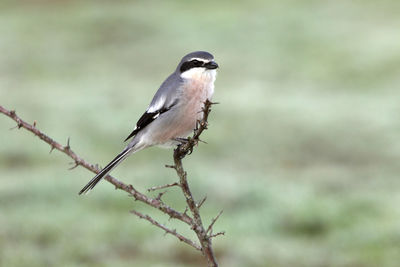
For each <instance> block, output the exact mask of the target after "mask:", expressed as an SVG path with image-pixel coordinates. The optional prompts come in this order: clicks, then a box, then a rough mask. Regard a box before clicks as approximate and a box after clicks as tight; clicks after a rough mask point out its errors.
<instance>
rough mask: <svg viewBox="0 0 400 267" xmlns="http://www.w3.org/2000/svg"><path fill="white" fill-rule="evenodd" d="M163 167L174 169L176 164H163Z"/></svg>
mask: <svg viewBox="0 0 400 267" xmlns="http://www.w3.org/2000/svg"><path fill="white" fill-rule="evenodd" d="M165 168H171V169H175V170H176V166H175V165H168V164H166V165H165Z"/></svg>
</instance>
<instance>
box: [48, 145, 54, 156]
mask: <svg viewBox="0 0 400 267" xmlns="http://www.w3.org/2000/svg"><path fill="white" fill-rule="evenodd" d="M55 148H56V147H55V146H53V145H51V148H50V151H49V154H51V152H53V150H54V149H55Z"/></svg>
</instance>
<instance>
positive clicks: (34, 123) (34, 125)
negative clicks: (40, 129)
mask: <svg viewBox="0 0 400 267" xmlns="http://www.w3.org/2000/svg"><path fill="white" fill-rule="evenodd" d="M36 123H37V122H36V120H34V121H33V127H35V128H36Z"/></svg>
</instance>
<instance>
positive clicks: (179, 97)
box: [79, 51, 219, 195]
mask: <svg viewBox="0 0 400 267" xmlns="http://www.w3.org/2000/svg"><path fill="white" fill-rule="evenodd" d="M217 68H219V66H218V64H217V63H216V62H215V60H214V56H213V55H212V54H211V53H209V52H206V51H196V52H191V53H189V54H187V55H185V56H184V57H183V58H182V59H181V61H180V62H179V64H178V66H177V67H176V69H175V71H174V72H173V73H172V74H171V75H169V76H168V77H167V78H166V79H165V81H164V82H163V83H162V84H161V86H160V87H159V89H158V90H157V92H156V93H155V95H154V97H153V99H152V100H151V102H150V104H149V106H148V108H147V109H146V111H145V112H144V113H143V115H142V116H141V117H140V118H139V120H138V121H137V123H136V127H135V128H134V129H133V131H132V132H131V134H129V136H128V137H127V138H126V139H125V142H126V141H127V140H129V139H131V140H130V142H129V143H128V145H127V146H126V147H125V148H124V149H123V150H122V152H121V153H119V154H118V155H117V156H116V157H115V158H114V159H113V160H112V161H110V163H108V164H107V165H106V166H105V167H104V168H103V169H102V170H101V171H100V172H99V173H98V174H97V175H96V176H95V177H94V178H93V179H91V180H90V181H89V183H88V184H87V185H85V186H84V187H83V188H82V190H81V191H79V195H81V194H84V193H88V192H89V191H90V190H92V189H93V188H94V187H95V186H96V185H97V183H98V182H99V181H100V180H101V179H102V178H103V177H105V176H107V174H108V173H110V172H111V171H112V170H113V169H114V168H115V167H117V166H118V165H119V164H120V163H121V162H122V161H124V160H125V159H126V158H127V157H128V156H129V155H131V154H133V153H136V152H138V151H140V150H142V149H145V148H148V147H151V146H160V147H166V148H170V147H174V146H176V145H179V144H181V143H182V142H184V141H185V140H187V137H188V136H189V134H190V133H191V132H192V131H193V130H194V129H195V128H196V124H197V121H198V120H200V119H201V118H202V116H203V112H202V108H203V106H204V102H205V101H206V100H207V99H208V100H210V101H211V98H212V96H213V94H214V82H215V79H216V75H217Z"/></svg>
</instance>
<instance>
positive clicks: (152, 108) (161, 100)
mask: <svg viewBox="0 0 400 267" xmlns="http://www.w3.org/2000/svg"><path fill="white" fill-rule="evenodd" d="M164 104H165V97H160V98H159V99H158V100H157V102H156V103H154V104H153V105H151V106H149V107H148V108H147V110H146V111H147V112H148V113H153V112H157V111H158V110H160V109H162V108H163V106H164Z"/></svg>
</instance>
